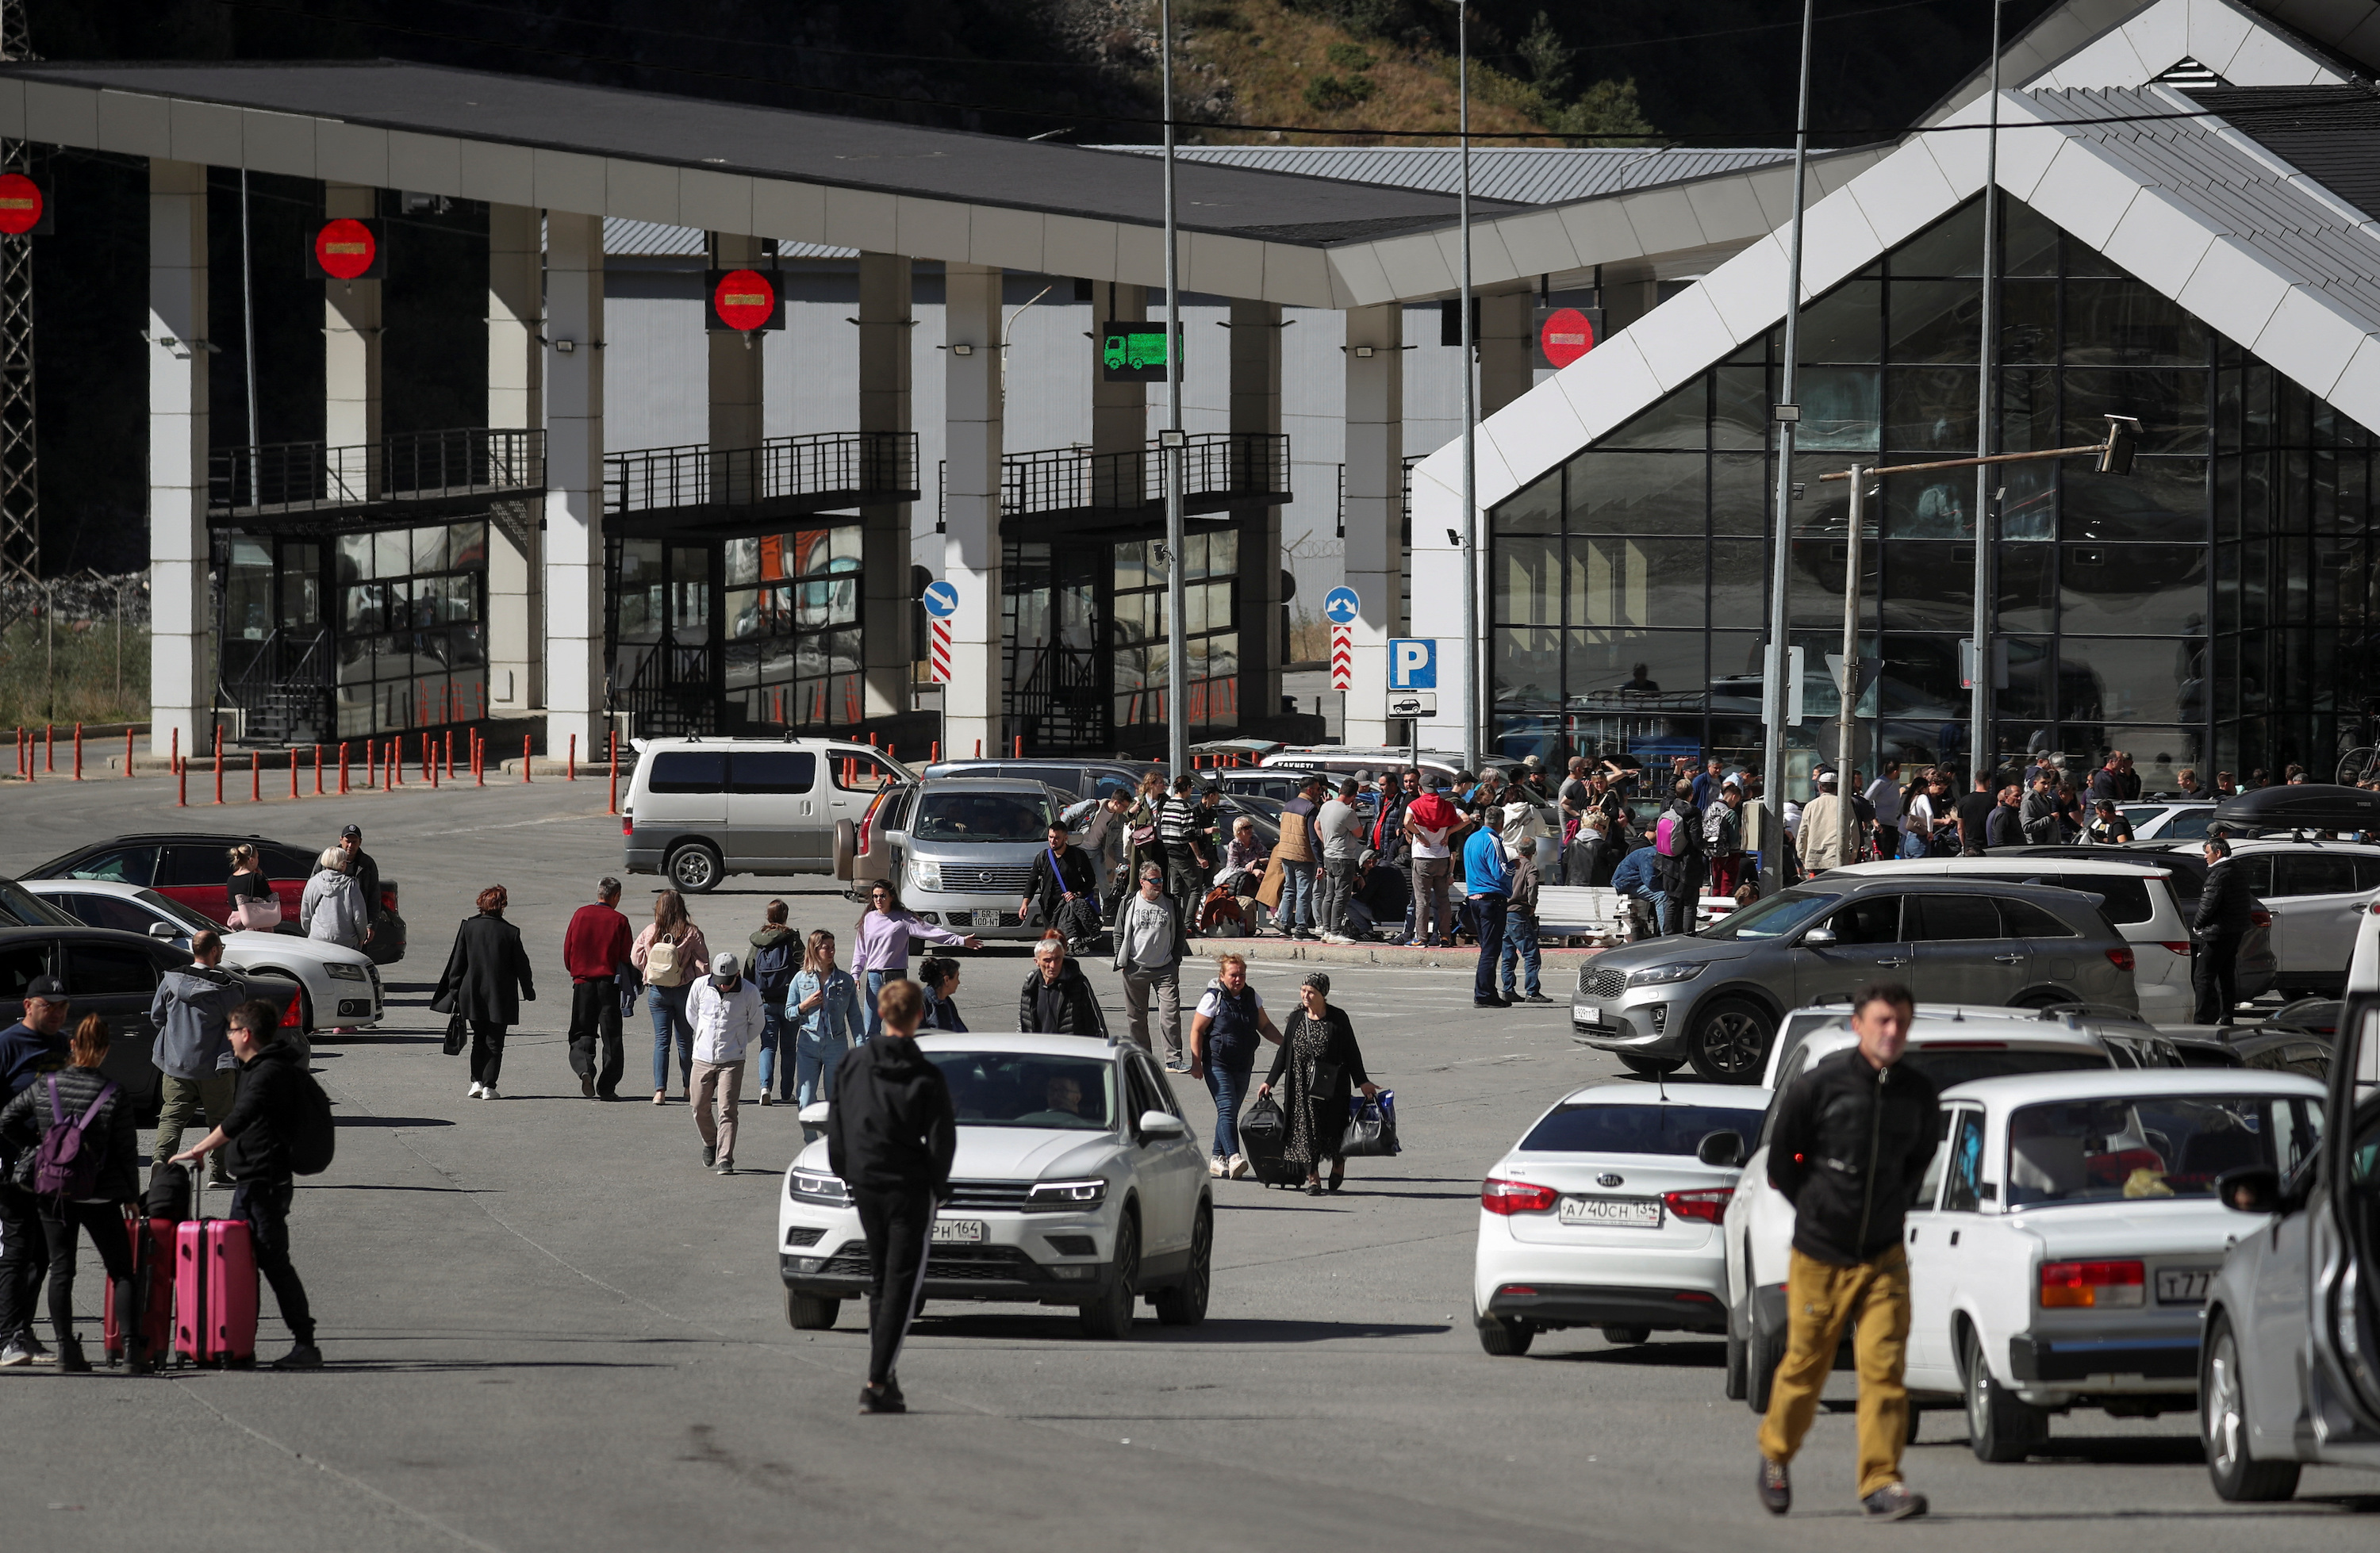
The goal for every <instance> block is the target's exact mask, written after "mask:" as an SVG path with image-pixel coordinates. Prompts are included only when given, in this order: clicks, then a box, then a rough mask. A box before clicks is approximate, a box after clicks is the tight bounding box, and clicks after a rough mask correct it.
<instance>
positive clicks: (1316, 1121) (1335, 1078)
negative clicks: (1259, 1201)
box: [1257, 971, 1380, 1197]
mask: <svg viewBox="0 0 2380 1553" xmlns="http://www.w3.org/2000/svg"><path fill="white" fill-rule="evenodd" d="M1297 1002H1298V1007H1297V1012H1296V1013H1293V1014H1291V1015H1290V1016H1289V1023H1288V1024H1287V1025H1283V1026H1282V1028H1281V1048H1280V1049H1279V1050H1277V1051H1276V1052H1274V1053H1273V1059H1272V1072H1271V1073H1270V1074H1267V1075H1266V1077H1265V1081H1264V1082H1263V1083H1262V1084H1259V1085H1257V1094H1258V1095H1269V1094H1271V1093H1272V1088H1273V1086H1274V1085H1276V1084H1278V1085H1280V1086H1281V1102H1280V1103H1281V1114H1282V1116H1283V1118H1284V1119H1286V1120H1287V1122H1288V1123H1289V1138H1288V1141H1287V1142H1286V1143H1285V1144H1283V1146H1282V1147H1281V1158H1282V1159H1285V1160H1286V1161H1288V1162H1289V1163H1290V1164H1293V1165H1304V1166H1305V1195H1307V1196H1309V1197H1318V1196H1320V1195H1322V1190H1323V1183H1322V1161H1323V1160H1325V1159H1328V1160H1330V1190H1331V1191H1333V1192H1336V1191H1337V1190H1339V1186H1340V1183H1342V1182H1343V1181H1345V1180H1346V1179H1347V1161H1346V1159H1345V1158H1344V1157H1343V1156H1342V1155H1341V1154H1340V1152H1339V1146H1340V1144H1341V1143H1342V1141H1343V1140H1344V1139H1345V1137H1346V1135H1347V1122H1348V1120H1349V1106H1348V1102H1349V1100H1351V1099H1352V1098H1354V1091H1355V1090H1357V1089H1361V1090H1363V1092H1364V1095H1365V1098H1367V1099H1368V1098H1371V1097H1373V1096H1376V1095H1378V1093H1379V1092H1380V1087H1379V1086H1378V1085H1377V1084H1374V1083H1373V1082H1372V1080H1371V1076H1370V1075H1369V1074H1366V1073H1365V1072H1364V1053H1363V1052H1362V1050H1361V1049H1358V1048H1357V1046H1356V1045H1355V1026H1354V1025H1353V1024H1352V1023H1351V1022H1350V1021H1349V1020H1348V1018H1347V1011H1346V1010H1344V1009H1336V1008H1332V1007H1331V1006H1330V977H1327V976H1325V975H1324V974H1323V973H1321V972H1320V971H1316V972H1315V973H1314V974H1313V975H1311V976H1309V977H1306V978H1305V982H1304V984H1303V985H1301V986H1300V987H1299V988H1298V989H1297Z"/></svg>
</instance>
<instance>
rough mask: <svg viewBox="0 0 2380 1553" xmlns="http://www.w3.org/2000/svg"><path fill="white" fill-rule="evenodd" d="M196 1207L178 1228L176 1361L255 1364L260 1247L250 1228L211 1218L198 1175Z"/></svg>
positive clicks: (194, 1190)
mask: <svg viewBox="0 0 2380 1553" xmlns="http://www.w3.org/2000/svg"><path fill="white" fill-rule="evenodd" d="M190 1186H191V1191H192V1193H193V1194H194V1195H196V1207H194V1211H193V1214H192V1217H191V1218H190V1219H189V1221H188V1222H187V1223H183V1224H176V1225H175V1226H174V1357H175V1359H176V1361H180V1360H184V1359H187V1360H188V1361H189V1362H190V1363H192V1364H194V1365H251V1364H254V1363H255V1362H256V1295H257V1289H256V1247H255V1246H254V1245H253V1244H250V1243H249V1232H248V1225H247V1223H246V1222H245V1221H243V1220H241V1219H209V1218H208V1217H206V1212H205V1207H204V1205H205V1197H204V1195H203V1193H202V1192H201V1190H200V1180H199V1172H198V1171H191V1172H190Z"/></svg>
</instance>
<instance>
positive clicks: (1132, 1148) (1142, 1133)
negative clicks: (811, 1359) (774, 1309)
mask: <svg viewBox="0 0 2380 1553" xmlns="http://www.w3.org/2000/svg"><path fill="white" fill-rule="evenodd" d="M917 1048H918V1049H919V1051H921V1052H922V1053H923V1054H924V1055H925V1057H926V1059H927V1061H929V1062H932V1063H933V1064H934V1065H935V1066H936V1067H938V1068H940V1069H941V1071H942V1077H943V1079H944V1080H945V1081H946V1082H947V1083H948V1084H949V1085H950V1089H951V1104H952V1107H953V1110H955V1111H956V1112H957V1114H958V1154H957V1158H956V1159H954V1160H953V1163H952V1167H951V1197H950V1200H949V1201H948V1202H946V1203H944V1204H943V1205H942V1207H941V1211H940V1212H939V1213H938V1214H937V1215H936V1216H935V1219H934V1225H933V1229H932V1231H931V1235H932V1240H931V1243H930V1244H929V1249H928V1253H927V1256H926V1284H925V1290H924V1294H923V1297H924V1298H925V1299H927V1300H929V1301H930V1300H1002V1301H1021V1302H1026V1303H1030V1304H1045V1305H1072V1306H1074V1307H1075V1310H1076V1311H1077V1312H1078V1313H1079V1314H1080V1316H1081V1321H1082V1329H1083V1331H1084V1334H1085V1335H1086V1336H1088V1337H1093V1338H1101V1339H1112V1338H1121V1337H1123V1336H1126V1335H1127V1334H1128V1333H1129V1332H1130V1331H1131V1329H1132V1319H1133V1313H1134V1310H1135V1306H1136V1304H1137V1303H1138V1302H1139V1301H1141V1300H1144V1299H1146V1300H1147V1301H1148V1302H1149V1303H1150V1304H1152V1305H1154V1306H1155V1307H1156V1311H1157V1318H1158V1319H1159V1320H1160V1321H1161V1322H1164V1323H1165V1324H1167V1325H1169V1326H1191V1325H1195V1324H1196V1323H1197V1322H1199V1321H1202V1320H1204V1319H1205V1318H1206V1315H1207V1292H1208V1284H1209V1281H1210V1280H1211V1278H1212V1276H1213V1273H1212V1269H1213V1262H1214V1255H1215V1210H1214V1204H1213V1200H1212V1198H1211V1196H1210V1195H1209V1191H1208V1174H1207V1157H1206V1151H1205V1150H1204V1149H1203V1148H1201V1147H1199V1146H1198V1145H1197V1144H1196V1143H1195V1142H1193V1141H1192V1140H1191V1136H1190V1124H1189V1121H1188V1119H1187V1118H1186V1117H1184V1115H1183V1111H1182V1106H1181V1102H1180V1101H1178V1100H1176V1099H1175V1098H1174V1096H1173V1091H1172V1087H1171V1086H1169V1085H1168V1084H1167V1083H1166V1074H1165V1073H1164V1071H1163V1070H1162V1069H1160V1067H1159V1066H1158V1065H1157V1064H1156V1063H1155V1062H1150V1061H1149V1060H1148V1057H1147V1054H1146V1053H1144V1052H1143V1051H1141V1050H1140V1049H1139V1048H1137V1047H1134V1046H1121V1047H1119V1046H1111V1045H1109V1044H1108V1043H1107V1042H1106V1041H1103V1040H1099V1039H1096V1038H1094V1037H1087V1036H1026V1035H948V1036H923V1037H919V1038H918V1040H917ZM827 1116H828V1108H827V1106H826V1105H825V1104H824V1103H820V1104H817V1105H812V1106H807V1107H805V1108H804V1109H803V1111H802V1117H801V1119H802V1121H803V1122H804V1123H806V1124H807V1125H810V1126H818V1125H821V1124H823V1123H824V1122H826V1120H827ZM777 1259H778V1269H779V1271H780V1273H781V1274H782V1276H783V1280H784V1284H785V1319H786V1320H787V1321H789V1322H791V1323H792V1324H793V1325H794V1326H795V1327H796V1328H800V1329H805V1330H819V1329H825V1328H829V1327H832V1326H833V1325H834V1322H835V1317H836V1316H837V1314H838V1313H839V1312H840V1311H841V1310H842V1307H843V1302H844V1301H845V1300H849V1299H858V1298H862V1297H864V1296H865V1295H866V1294H867V1292H868V1241H867V1237H866V1236H865V1235H864V1234H863V1233H862V1232H861V1231H860V1227H859V1212H858V1209H857V1208H856V1207H854V1206H853V1204H852V1201H851V1195H850V1193H849V1192H848V1191H846V1190H845V1189H844V1183H843V1182H842V1181H841V1179H839V1178H838V1177H837V1176H836V1175H835V1173H834V1171H833V1170H832V1168H831V1167H830V1166H829V1164H828V1162H827V1147H826V1140H825V1139H824V1138H820V1140H819V1141H817V1142H815V1143H813V1144H811V1145H810V1146H809V1147H807V1148H805V1149H803V1150H802V1152H801V1153H800V1154H799V1155H798V1156H797V1157H795V1160H794V1162H793V1165H792V1166H791V1167H790V1168H789V1169H788V1170H787V1171H785V1195H784V1196H783V1199H782V1200H780V1201H779V1203H778V1205H777Z"/></svg>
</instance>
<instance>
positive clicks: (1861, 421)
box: [1793, 367, 1879, 453]
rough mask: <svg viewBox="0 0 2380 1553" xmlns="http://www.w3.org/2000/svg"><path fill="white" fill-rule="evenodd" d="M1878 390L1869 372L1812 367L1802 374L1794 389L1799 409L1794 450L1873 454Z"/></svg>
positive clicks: (1874, 375) (1872, 372)
mask: <svg viewBox="0 0 2380 1553" xmlns="http://www.w3.org/2000/svg"><path fill="white" fill-rule="evenodd" d="M1878 389H1879V385H1878V384H1877V382H1876V371H1875V370H1874V369H1872V368H1871V369H1864V370H1863V369H1850V368H1827V367H1813V368H1810V369H1808V370H1804V371H1803V372H1802V373H1801V374H1800V378H1799V380H1798V381H1797V382H1795V384H1794V388H1793V392H1794V394H1795V395H1796V396H1797V397H1798V398H1799V399H1800V401H1801V405H1802V421H1801V425H1800V426H1799V428H1798V429H1797V430H1796V431H1795V432H1794V437H1793V443H1794V446H1795V447H1796V448H1797V449H1799V450H1802V451H1805V452H1810V453H1816V452H1819V451H1821V450H1830V449H1841V450H1843V451H1845V452H1851V453H1868V452H1874V451H1875V449H1876V397H1877V394H1878Z"/></svg>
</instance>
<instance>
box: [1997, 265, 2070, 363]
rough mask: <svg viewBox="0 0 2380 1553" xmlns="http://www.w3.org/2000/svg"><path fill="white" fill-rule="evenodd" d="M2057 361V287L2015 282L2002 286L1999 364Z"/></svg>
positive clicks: (2042, 282)
mask: <svg viewBox="0 0 2380 1553" xmlns="http://www.w3.org/2000/svg"><path fill="white" fill-rule="evenodd" d="M2057 359H2058V283H2057V282H2056V281H2054V280H2039V281H2027V280H2012V281H2007V282H2004V283H2002V285H2001V286H2000V360H2001V361H2003V362H2005V363H2008V364H2010V365H2016V364H2020V363H2023V362H2029V361H2055V360H2057Z"/></svg>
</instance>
